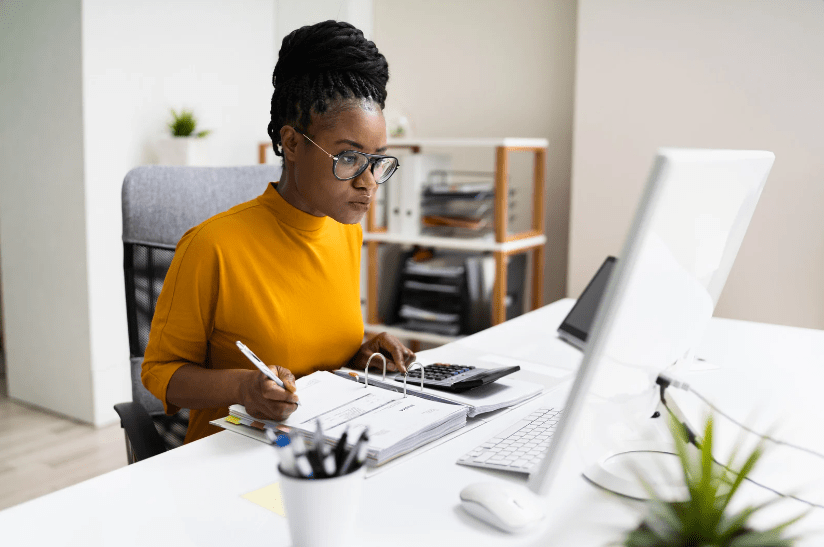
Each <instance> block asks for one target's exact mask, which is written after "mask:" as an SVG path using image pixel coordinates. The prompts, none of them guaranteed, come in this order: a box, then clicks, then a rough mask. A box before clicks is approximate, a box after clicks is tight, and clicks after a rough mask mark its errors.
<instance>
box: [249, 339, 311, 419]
mask: <svg viewBox="0 0 824 547" xmlns="http://www.w3.org/2000/svg"><path fill="white" fill-rule="evenodd" d="M235 344H237V347H238V348H240V351H242V352H243V355H245V356H246V358H247V359H249V360H250V361H251V362H252V364H253V365H255V366H256V367H257V368H258V370H259V371H261V372H262V373H263V374H265V375H266V377H267V378H269V379H270V380H272V381H273V382H274V383H276V384H277V385H278V386H279V387H280V388H281V389H286V386H285V385H283V380H281V379H280V378H278V375H277V374H275V373H274V372H272V369H270V368H269V367H267V366H266V365H265V364H264V363H263V361H261V360H260V357H258V356H257V355H255V354H254V352H253V351H252V350H250V349H249V348H247V347H246V344H244V343H243V342H241V341H240V340H238V341H237V342H235ZM287 391H288V390H287ZM296 404H298V405H299V404H300V401H298V402H297V403H296Z"/></svg>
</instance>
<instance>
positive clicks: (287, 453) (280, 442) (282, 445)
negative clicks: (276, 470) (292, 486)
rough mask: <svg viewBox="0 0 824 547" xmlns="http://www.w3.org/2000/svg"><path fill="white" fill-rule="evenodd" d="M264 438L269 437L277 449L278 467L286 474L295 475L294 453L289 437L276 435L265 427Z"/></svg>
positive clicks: (296, 472) (296, 471) (296, 473)
mask: <svg viewBox="0 0 824 547" xmlns="http://www.w3.org/2000/svg"><path fill="white" fill-rule="evenodd" d="M266 438H267V439H269V442H270V443H272V446H274V447H275V448H276V449H277V453H278V458H279V459H280V467H281V469H282V470H283V472H284V473H286V474H288V475H295V476H297V475H298V470H297V467H296V466H295V454H294V453H293V452H292V447H291V443H290V440H289V437H287V436H286V435H277V434H276V433H275V432H274V431H272V430H271V429H267V430H266ZM284 439H285V441H284Z"/></svg>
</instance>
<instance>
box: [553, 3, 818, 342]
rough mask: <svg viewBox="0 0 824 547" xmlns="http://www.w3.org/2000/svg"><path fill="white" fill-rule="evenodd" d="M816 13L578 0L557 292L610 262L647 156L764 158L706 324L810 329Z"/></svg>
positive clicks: (813, 314)
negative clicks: (731, 321) (688, 151)
mask: <svg viewBox="0 0 824 547" xmlns="http://www.w3.org/2000/svg"><path fill="white" fill-rule="evenodd" d="M822 51H824V2H808V1H804V0H759V1H757V2H754V1H750V0H735V1H733V0H724V1H719V0H693V1H690V2H683V1H680V0H669V1H664V0H647V1H639V0H580V1H579V11H578V40H577V72H576V91H575V125H574V147H573V149H574V154H573V161H572V173H573V177H572V203H571V225H570V259H569V289H568V292H569V294H570V295H573V296H577V295H578V294H579V293H580V291H581V290H582V289H583V287H584V286H585V284H586V282H587V280H588V279H589V278H590V276H591V275H592V274H593V273H594V272H595V270H596V269H597V267H598V265H599V264H600V263H601V261H602V260H603V258H604V257H605V256H606V255H607V254H615V253H618V252H619V251H620V246H621V243H622V241H623V238H624V236H625V233H626V230H627V228H628V226H629V221H630V217H631V215H632V213H633V211H634V208H635V205H636V201H637V199H638V197H639V194H640V191H641V187H642V184H643V183H644V181H645V179H646V176H647V173H648V170H649V168H650V165H651V161H652V158H653V155H654V153H655V150H656V148H658V147H659V146H684V147H707V148H738V149H764V150H771V151H773V152H774V153H775V155H776V161H775V165H774V167H773V170H772V173H771V174H770V177H769V179H768V181H767V186H766V188H765V190H764V193H763V194H762V198H761V201H760V203H759V206H758V209H757V210H756V212H755V215H754V217H753V220H752V223H751V224H750V228H749V231H748V233H747V237H746V238H745V239H744V243H743V244H742V246H741V250H740V252H739V255H738V259H737V261H736V263H735V266H734V267H733V269H732V272H731V273H730V276H729V279H728V281H727V285H726V288H725V290H724V293H723V294H722V296H721V300H720V302H719V304H718V308H717V310H716V315H718V316H721V317H730V318H735V319H745V320H753V321H764V322H770V323H779V324H786V325H795V326H803V327H812V328H824V215H822V212H821V211H822V207H824V152H822V151H824V130H823V129H822V128H824V92H822V90H824V57H822V55H821V52H822Z"/></svg>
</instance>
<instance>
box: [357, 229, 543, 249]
mask: <svg viewBox="0 0 824 547" xmlns="http://www.w3.org/2000/svg"><path fill="white" fill-rule="evenodd" d="M363 241H364V242H367V241H378V242H381V243H396V244H399V245H420V246H421V247H437V248H440V249H457V250H460V251H481V252H483V251H498V252H503V253H507V254H513V253H514V252H517V251H525V250H529V249H532V248H534V247H539V246H541V245H544V244H545V243H546V236H545V235H536V236H532V237H525V238H523V239H516V240H513V241H505V242H503V243H498V242H497V241H495V239H493V238H491V237H490V238H480V237H479V238H456V237H436V236H410V235H404V234H393V233H389V232H364V233H363Z"/></svg>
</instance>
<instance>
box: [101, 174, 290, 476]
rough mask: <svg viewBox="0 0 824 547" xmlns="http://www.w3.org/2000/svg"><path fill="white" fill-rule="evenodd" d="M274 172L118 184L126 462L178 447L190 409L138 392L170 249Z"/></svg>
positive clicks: (139, 178)
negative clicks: (128, 389)
mask: <svg viewBox="0 0 824 547" xmlns="http://www.w3.org/2000/svg"><path fill="white" fill-rule="evenodd" d="M280 173H281V168H280V166H275V165H250V166H243V167H162V166H156V165H149V166H142V167H136V168H134V169H132V170H131V171H129V172H128V173H127V174H126V177H125V179H124V180H123V190H122V205H123V271H124V275H125V279H126V314H127V316H128V329H129V350H130V353H131V376H132V402H130V403H120V404H116V405H114V408H115V410H116V411H117V413H118V414H119V415H120V425H121V426H122V427H123V429H124V433H125V436H126V453H127V457H128V460H129V463H130V464H131V463H134V462H135V461H140V460H144V459H146V458H150V457H152V456H154V455H156V454H160V453H161V452H165V451H166V450H170V449H172V448H175V447H177V446H180V445H181V444H183V439H184V437H185V436H186V428H187V426H188V423H189V411H188V410H185V409H184V410H181V411H180V412H178V413H177V414H175V415H174V416H166V415H165V414H164V412H163V405H162V404H161V402H160V400H158V399H157V398H155V397H154V395H152V394H151V393H149V391H148V390H147V389H146V388H145V387H143V384H142V382H141V381H140V369H141V366H142V363H143V353H144V351H145V350H146V344H147V343H148V341H149V330H150V329H151V325H152V317H153V316H154V310H155V304H156V303H157V297H158V296H159V295H160V289H161V288H162V287H163V282H164V280H165V279H166V272H167V271H168V269H169V266H170V264H171V262H172V257H173V256H174V251H175V246H176V245H177V242H178V241H179V240H180V238H181V236H183V234H184V233H185V232H186V230H188V229H189V228H191V227H193V226H196V225H198V224H200V223H201V222H202V221H204V220H206V219H207V218H209V217H211V216H213V215H216V214H218V213H220V212H222V211H225V210H227V209H229V208H231V207H233V206H235V205H237V204H238V203H243V202H244V201H249V200H250V199H254V198H255V197H257V196H259V195H260V194H262V193H263V192H264V191H265V190H266V184H267V182H269V181H276V180H278V179H279V177H280Z"/></svg>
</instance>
